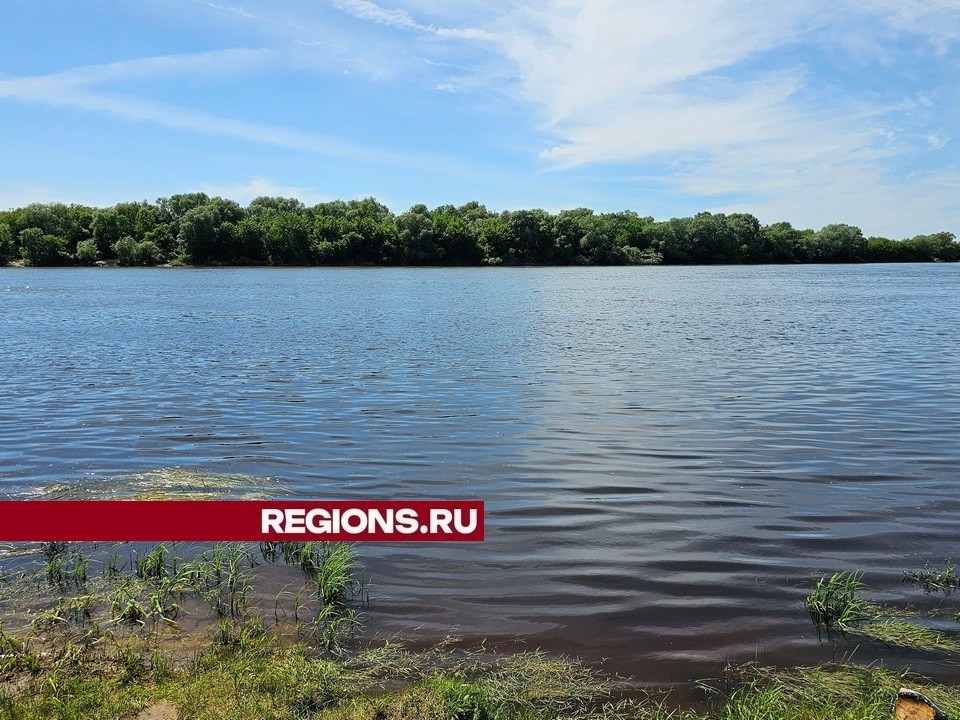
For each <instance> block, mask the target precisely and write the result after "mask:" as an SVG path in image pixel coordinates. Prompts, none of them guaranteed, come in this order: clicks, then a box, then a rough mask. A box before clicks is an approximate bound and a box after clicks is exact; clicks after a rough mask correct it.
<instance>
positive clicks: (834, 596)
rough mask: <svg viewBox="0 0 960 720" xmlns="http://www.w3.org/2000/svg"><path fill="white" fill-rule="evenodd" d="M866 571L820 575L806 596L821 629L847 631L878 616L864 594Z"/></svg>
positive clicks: (810, 611)
mask: <svg viewBox="0 0 960 720" xmlns="http://www.w3.org/2000/svg"><path fill="white" fill-rule="evenodd" d="M862 578H863V573H861V572H859V571H848V572H838V573H834V575H833V576H831V577H830V578H829V579H828V578H826V577H822V578H820V580H818V581H817V584H816V585H815V586H814V588H813V592H811V593H810V595H808V596H807V611H808V612H809V613H810V619H811V620H813V623H814V625H816V626H817V628H818V629H820V628H822V629H824V630H827V631H828V632H832V631H837V632H841V633H842V632H845V631H847V630H849V629H850V628H851V627H853V626H855V625H858V624H859V623H862V622H864V621H866V620H870V619H872V618H874V617H875V616H876V607H875V606H874V605H873V604H871V603H869V602H867V601H866V600H864V599H863V597H862V596H861V594H860V593H861V592H862V591H863V589H864V587H865V586H864V584H863V580H862Z"/></svg>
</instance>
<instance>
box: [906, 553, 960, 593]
mask: <svg viewBox="0 0 960 720" xmlns="http://www.w3.org/2000/svg"><path fill="white" fill-rule="evenodd" d="M956 570H957V567H956V565H954V564H953V560H952V559H950V558H947V560H946V561H945V562H944V567H943V570H933V569H931V567H930V565H929V564H927V565H925V566H924V567H923V570H911V571H907V572H904V573H903V578H902V580H903V582H905V583H910V584H912V585H919V586H920V587H922V588H923V591H924V592H926V593H935V592H942V593H944V594H947V595H949V594H950V593H951V592H952V591H953V590H955V589H956V588H957V587H960V575H957V572H956Z"/></svg>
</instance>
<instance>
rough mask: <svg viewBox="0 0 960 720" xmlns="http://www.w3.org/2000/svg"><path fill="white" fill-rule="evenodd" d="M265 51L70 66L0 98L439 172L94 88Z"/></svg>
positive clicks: (235, 61) (399, 158)
mask: <svg viewBox="0 0 960 720" xmlns="http://www.w3.org/2000/svg"><path fill="white" fill-rule="evenodd" d="M263 57H272V55H271V54H270V53H269V52H267V53H266V54H264V52H262V51H256V50H254V51H247V50H243V49H240V50H229V51H215V52H210V53H200V54H191V55H170V56H162V57H152V58H141V59H136V60H128V61H124V62H117V63H109V64H106V65H95V66H86V67H80V68H72V69H70V70H66V71H63V72H60V73H53V74H50V75H40V76H31V77H18V78H12V79H6V80H0V98H10V99H15V100H20V101H24V102H40V103H44V104H47V105H51V106H55V107H74V108H79V109H81V110H87V111H91V112H102V113H107V114H109V115H113V116H115V117H120V118H123V119H126V120H133V121H138V122H153V123H157V124H159V125H162V126H164V127H168V128H172V129H176V130H190V131H194V132H200V133H204V134H208V135H214V136H219V137H230V138H236V139H240V140H247V141H251V142H258V143H265V144H268V145H274V146H277V147H283V148H288V149H292V150H302V151H305V152H310V153H316V154H318V155H327V156H331V157H342V158H349V159H351V160H359V161H367V162H371V163H378V164H388V165H398V166H405V167H416V168H421V169H423V168H429V167H434V168H436V167H437V166H438V165H440V164H441V162H439V161H438V160H437V159H435V158H424V157H422V156H412V155H408V154H405V153H398V152H393V151H390V150H387V149H382V148H374V147H369V146H364V145H358V144H355V143H350V142H346V141H343V140H339V139H337V138H332V137H328V136H326V135H323V134H321V133H316V132H310V131H305V130H299V129H297V128H292V127H285V126H280V125H272V124H267V123H258V122H252V121H247V120H238V119H235V118H229V117H223V116H220V115H216V114H213V113H208V112H205V111H202V110H194V109H192V108H189V107H182V106H179V105H173V104H170V103H164V102H160V101H156V100H146V99H142V98H138V97H134V96H130V95H121V94H117V93H110V92H106V91H100V90H97V89H95V87H96V86H97V85H98V84H101V83H103V82H106V81H108V80H130V79H141V78H145V77H151V78H157V77H165V76H169V75H182V74H189V75H194V74H199V73H204V72H212V73H222V72H228V71H229V70H230V69H232V71H233V72H234V73H242V72H246V71H247V70H248V69H249V68H250V67H259V66H260V65H259V63H260V62H261V59H262V58H263Z"/></svg>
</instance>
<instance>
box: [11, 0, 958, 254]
mask: <svg viewBox="0 0 960 720" xmlns="http://www.w3.org/2000/svg"><path fill="white" fill-rule="evenodd" d="M0 27H2V28H3V38H4V40H3V42H2V43H0V208H9V207H18V206H22V205H25V204H27V203H31V202H53V201H57V202H79V203H85V204H91V205H97V206H106V205H111V204H114V203H116V202H121V201H129V200H151V201H152V200H155V199H157V198H158V197H161V196H169V195H171V194H174V193H178V192H194V191H198V190H202V191H204V192H207V193H208V194H210V195H220V196H223V197H227V198H231V199H234V200H237V201H239V202H241V203H244V204H246V203H247V202H249V201H250V200H252V199H253V198H254V197H257V196H260V195H281V196H285V197H298V198H300V199H301V200H303V201H304V202H306V203H308V204H313V203H317V202H322V201H325V200H331V199H335V198H340V199H345V200H347V199H352V198H360V197H366V196H373V197H376V198H377V199H378V200H380V201H381V202H383V203H385V204H386V205H388V206H389V207H390V208H391V209H392V210H393V211H394V212H402V211H404V210H406V209H407V208H409V207H410V206H412V205H414V204H417V203H424V204H426V205H428V206H430V207H435V206H437V205H442V204H447V203H452V204H455V205H460V204H463V203H465V202H467V201H470V200H477V201H479V202H481V203H484V204H485V205H486V206H487V207H488V208H489V209H491V210H497V211H499V210H508V209H517V208H534V207H541V208H544V209H546V210H550V211H554V212H555V211H557V210H560V209H564V208H574V207H590V208H593V209H595V210H598V211H618V210H633V211H636V212H638V213H640V214H641V215H651V216H653V217H655V218H657V219H667V218H670V217H678V216H688V215H693V214H695V213H697V212H700V211H704V210H709V211H712V212H752V213H753V214H755V215H756V216H757V217H758V218H760V220H761V222H763V223H771V222H777V221H781V220H786V221H789V222H791V223H793V224H794V225H795V226H798V227H810V228H814V229H818V228H820V227H822V226H823V225H826V224H828V223H833V222H845V223H850V224H853V225H857V226H859V227H860V228H862V229H863V231H864V233H865V234H867V235H883V236H887V237H893V238H901V237H907V236H912V235H916V234H919V233H928V232H936V231H940V230H948V231H952V232H954V233H957V234H958V235H960V82H957V80H958V78H960V0H829V1H828V0H793V1H792V2H789V3H771V2H769V0H697V1H696V2H694V1H692V0H671V1H670V2H663V0H659V1H656V2H655V1H653V0H532V1H529V2H512V1H509V0H508V1H505V2H492V1H490V0H463V1H461V2H449V1H443V2H441V1H440V0H385V1H384V2H382V3H375V2H372V1H370V0H213V1H209V2H208V1H207V0H112V1H109V0H70V1H69V2H68V1H67V0H60V1H54V0H4V2H3V3H2V6H0Z"/></svg>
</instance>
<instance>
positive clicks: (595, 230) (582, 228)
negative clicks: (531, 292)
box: [0, 193, 960, 265]
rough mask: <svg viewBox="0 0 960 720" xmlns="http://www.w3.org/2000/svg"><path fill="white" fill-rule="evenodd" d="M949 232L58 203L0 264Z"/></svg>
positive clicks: (736, 256) (791, 252)
mask: <svg viewBox="0 0 960 720" xmlns="http://www.w3.org/2000/svg"><path fill="white" fill-rule="evenodd" d="M958 260H960V244H958V243H957V242H956V238H955V236H954V235H953V233H950V232H940V233H936V234H934V235H918V236H917V237H914V238H910V239H907V240H890V239H888V238H882V237H864V236H863V233H862V232H861V231H860V229H859V228H856V227H853V226H851V225H843V224H835V225H827V226H826V227H824V228H821V229H820V230H818V231H814V230H801V229H797V228H794V227H793V226H792V225H791V224H790V223H787V222H778V223H774V224H772V225H761V224H760V222H759V221H758V220H757V218H755V217H753V216H752V215H749V214H746V213H732V214H729V215H724V214H718V213H709V212H702V213H699V214H697V215H695V216H694V217H687V218H673V219H671V220H666V221H659V222H658V221H656V220H654V219H653V218H652V217H643V216H641V215H638V214H637V213H635V212H630V211H625V212H616V213H595V212H594V211H592V210H588V209H586V208H578V209H576V210H563V211H561V212H559V213H556V214H552V213H549V212H546V211H544V210H515V211H509V212H502V213H495V212H490V211H488V210H487V209H486V208H485V207H484V206H483V205H480V204H479V203H476V202H470V203H467V204H466V205H463V206H461V207H454V206H452V205H442V206H440V207H438V208H435V209H433V210H429V209H427V207H426V206H425V205H415V206H414V207H412V208H410V210H408V211H407V212H405V213H402V214H400V215H395V214H394V213H392V212H391V211H390V210H389V209H388V208H387V207H385V206H384V205H382V204H380V203H378V202H377V201H376V200H374V199H373V198H366V199H363V200H351V201H349V202H342V201H339V200H337V201H333V202H326V203H320V204H319V205H314V206H313V207H307V206H305V205H304V204H303V203H301V202H300V201H299V200H294V199H287V198H273V197H261V198H257V199H256V200H254V201H253V202H251V203H250V205H249V206H247V207H246V208H244V207H242V206H241V205H239V204H237V203H236V202H233V201H231V200H224V199H222V198H219V197H214V198H211V197H208V196H207V195H205V194H204V193H190V194H183V195H173V196H171V197H169V198H160V199H159V200H157V202H156V203H149V202H130V203H120V204H118V205H116V206H114V207H112V208H105V209H98V208H92V207H86V206H82V205H64V204H60V203H52V204H33V205H28V206H26V207H23V208H19V209H15V210H9V211H5V212H0V264H7V263H10V262H18V263H22V264H25V265H92V264H95V263H110V264H112V263H114V262H116V263H117V264H119V265H159V264H172V265H200V264H212V265H501V264H502V265H656V264H661V263H663V264H704V263H717V264H720V263H798V262H800V263H809V262H812V263H831V262H935V261H945V262H955V261H958Z"/></svg>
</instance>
